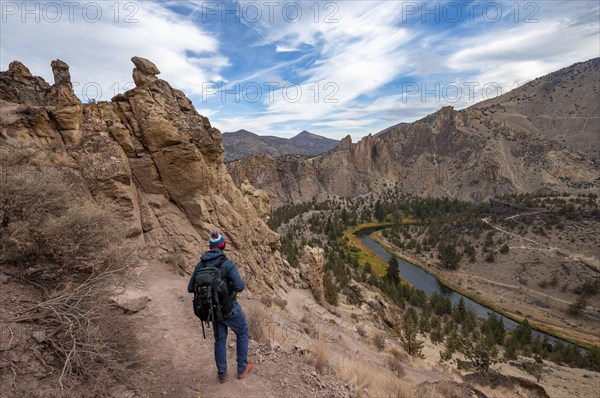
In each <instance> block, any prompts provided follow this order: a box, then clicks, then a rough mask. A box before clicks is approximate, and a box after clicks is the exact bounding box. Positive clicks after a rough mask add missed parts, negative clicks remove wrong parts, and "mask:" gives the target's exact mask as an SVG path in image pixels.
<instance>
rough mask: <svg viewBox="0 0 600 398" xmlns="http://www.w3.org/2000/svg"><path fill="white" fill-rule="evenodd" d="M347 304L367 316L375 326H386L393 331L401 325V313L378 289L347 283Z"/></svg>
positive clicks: (362, 284) (351, 282) (363, 284)
mask: <svg viewBox="0 0 600 398" xmlns="http://www.w3.org/2000/svg"><path fill="white" fill-rule="evenodd" d="M348 302H350V303H352V304H354V305H356V306H357V307H359V308H360V309H362V310H363V311H364V313H365V314H369V315H370V317H371V318H372V319H371V320H372V321H373V322H374V323H375V325H387V326H388V327H389V328H390V329H394V328H396V327H398V326H399V325H401V324H402V312H401V310H400V308H398V306H397V305H395V304H394V303H393V302H392V301H391V300H390V299H389V298H387V297H386V296H385V295H384V294H383V293H382V292H381V291H380V290H379V289H377V288H375V287H373V286H370V285H367V284H366V283H362V282H357V281H355V280H351V281H350V282H348Z"/></svg>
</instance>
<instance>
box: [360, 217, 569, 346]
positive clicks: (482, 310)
mask: <svg viewBox="0 0 600 398" xmlns="http://www.w3.org/2000/svg"><path fill="white" fill-rule="evenodd" d="M380 229H381V228H378V227H375V228H372V227H370V228H363V229H360V230H358V231H356V232H355V235H356V236H357V237H358V238H359V239H360V240H361V241H362V243H363V244H364V245H365V246H366V247H368V248H369V249H372V250H373V251H374V252H375V253H376V254H377V255H378V256H379V257H380V258H381V259H383V260H384V261H385V262H386V263H387V262H388V261H389V260H390V258H391V257H392V255H391V254H390V253H389V252H388V251H387V250H385V249H384V248H383V247H382V246H380V245H379V244H378V243H377V242H375V241H374V240H373V239H371V237H370V235H371V233H373V232H374V231H377V230H380ZM398 268H399V270H400V276H401V277H402V279H404V280H406V281H407V282H409V283H410V284H411V285H413V286H414V287H416V288H417V289H420V290H422V291H424V292H425V294H427V295H428V296H431V295H432V294H433V293H435V292H437V293H439V294H442V295H443V296H444V297H446V298H448V299H449V300H450V301H451V302H452V304H456V303H458V302H459V300H460V299H461V298H462V299H463V300H464V302H465V305H466V306H467V307H469V308H472V309H473V310H474V311H475V314H476V315H477V317H478V318H483V319H487V317H488V314H489V313H494V314H496V315H497V316H499V317H501V318H502V321H503V322H504V327H505V328H506V329H507V330H514V329H515V328H516V327H517V326H518V325H519V323H518V322H516V321H514V320H513V319H510V318H507V317H505V316H504V315H502V314H500V313H498V312H496V311H494V310H493V309H491V308H488V307H486V306H484V305H481V304H479V303H477V302H475V301H473V300H471V299H470V298H468V297H467V296H464V295H462V294H460V293H458V292H455V291H454V290H452V289H450V288H448V287H447V286H444V285H442V284H441V283H440V282H439V281H438V279H437V278H436V277H435V276H433V275H432V274H430V273H428V272H426V271H424V270H423V269H422V268H420V267H418V266H416V265H414V264H412V263H410V262H408V261H406V260H403V259H401V258H399V259H398ZM532 334H533V336H539V338H540V339H543V338H544V337H545V336H547V337H548V341H549V342H550V343H551V344H552V345H554V344H555V343H556V342H557V341H558V340H559V339H558V338H556V337H554V336H551V335H548V334H546V333H544V332H541V331H538V330H535V329H533V330H532ZM561 341H563V342H564V343H568V342H567V341H565V340H562V339H561Z"/></svg>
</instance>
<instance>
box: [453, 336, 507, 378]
mask: <svg viewBox="0 0 600 398" xmlns="http://www.w3.org/2000/svg"><path fill="white" fill-rule="evenodd" d="M474 334H476V333H474ZM459 350H460V352H461V353H462V354H463V355H464V356H465V357H467V359H469V360H470V361H471V362H472V363H473V366H475V368H476V369H477V370H479V371H482V372H487V371H489V370H490V366H491V365H493V364H494V363H496V362H498V348H497V347H496V343H495V342H494V337H493V336H490V335H487V334H483V335H479V336H477V338H474V339H472V340H468V339H465V340H462V344H461V345H460V348H459Z"/></svg>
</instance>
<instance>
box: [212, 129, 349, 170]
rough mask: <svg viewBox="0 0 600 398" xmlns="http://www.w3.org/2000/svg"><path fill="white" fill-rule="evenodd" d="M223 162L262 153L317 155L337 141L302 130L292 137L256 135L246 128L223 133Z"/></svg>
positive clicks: (332, 146)
mask: <svg viewBox="0 0 600 398" xmlns="http://www.w3.org/2000/svg"><path fill="white" fill-rule="evenodd" d="M222 137H223V148H224V149H225V162H230V161H232V160H237V159H243V158H246V157H248V156H252V155H256V154H259V153H264V154H267V155H269V156H272V157H279V156H283V155H305V156H317V155H320V154H322V153H325V152H327V151H329V150H330V149H332V148H334V147H335V146H336V145H337V144H338V143H339V141H336V140H332V139H330V138H326V137H322V136H320V135H317V134H313V133H309V132H308V131H302V132H301V133H299V134H297V135H295V136H294V137H292V138H289V139H288V138H281V137H275V136H268V135H258V134H254V133H252V132H250V131H247V130H238V131H236V132H233V133H223V135H222Z"/></svg>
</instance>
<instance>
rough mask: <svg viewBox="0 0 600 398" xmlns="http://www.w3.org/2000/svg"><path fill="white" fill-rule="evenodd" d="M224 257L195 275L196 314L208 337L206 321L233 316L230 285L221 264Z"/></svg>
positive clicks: (218, 320)
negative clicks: (205, 328)
mask: <svg viewBox="0 0 600 398" xmlns="http://www.w3.org/2000/svg"><path fill="white" fill-rule="evenodd" d="M225 260H226V258H225V257H223V259H222V260H221V262H220V263H218V264H217V266H216V267H203V268H200V269H199V270H198V271H196V273H195V275H194V301H193V304H194V314H195V315H196V316H197V317H198V318H200V323H201V324H202V335H203V336H204V338H206V333H205V331H204V322H206V323H208V324H209V325H210V322H212V323H213V327H214V323H215V322H221V321H222V320H223V319H227V318H229V317H230V316H231V311H232V309H233V301H232V300H231V299H230V295H229V286H228V284H227V283H226V282H225V281H224V280H223V276H222V274H221V269H220V268H221V265H222V264H223V263H224V262H225Z"/></svg>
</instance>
